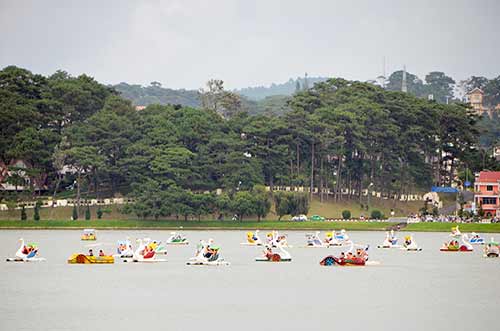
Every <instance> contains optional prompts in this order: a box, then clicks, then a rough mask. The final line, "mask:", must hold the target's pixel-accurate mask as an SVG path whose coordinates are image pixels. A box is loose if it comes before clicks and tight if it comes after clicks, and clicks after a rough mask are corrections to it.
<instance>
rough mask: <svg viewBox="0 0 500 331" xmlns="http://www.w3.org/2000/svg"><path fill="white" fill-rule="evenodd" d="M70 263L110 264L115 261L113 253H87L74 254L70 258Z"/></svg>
mask: <svg viewBox="0 0 500 331" xmlns="http://www.w3.org/2000/svg"><path fill="white" fill-rule="evenodd" d="M68 263H69V264H109V263H115V258H114V257H113V256H112V255H105V256H93V255H85V254H73V255H71V256H70V257H69V259H68Z"/></svg>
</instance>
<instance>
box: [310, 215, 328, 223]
mask: <svg viewBox="0 0 500 331" xmlns="http://www.w3.org/2000/svg"><path fill="white" fill-rule="evenodd" d="M324 220H325V218H324V217H323V216H319V215H312V216H311V221H315V222H318V221H320V222H322V221H324Z"/></svg>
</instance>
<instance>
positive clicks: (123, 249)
mask: <svg viewBox="0 0 500 331" xmlns="http://www.w3.org/2000/svg"><path fill="white" fill-rule="evenodd" d="M114 256H115V257H119V258H131V257H133V256H134V250H133V249H132V244H131V243H130V238H128V237H127V239H126V240H125V241H119V242H118V247H117V248H116V254H115V255H114Z"/></svg>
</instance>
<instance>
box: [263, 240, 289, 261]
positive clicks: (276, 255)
mask: <svg viewBox="0 0 500 331" xmlns="http://www.w3.org/2000/svg"><path fill="white" fill-rule="evenodd" d="M278 249H279V252H273V248H272V247H271V246H270V245H266V249H265V250H264V251H263V255H262V256H258V257H256V258H255V261H257V262H291V261H292V256H291V255H290V253H288V252H287V251H286V250H285V249H284V248H283V246H281V245H280V244H278Z"/></svg>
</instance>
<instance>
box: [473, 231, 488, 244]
mask: <svg viewBox="0 0 500 331" xmlns="http://www.w3.org/2000/svg"><path fill="white" fill-rule="evenodd" d="M469 242H470V243H471V244H472V245H484V242H485V240H484V238H483V237H481V236H480V235H478V234H477V233H475V232H472V233H471V234H470V239H469Z"/></svg>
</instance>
